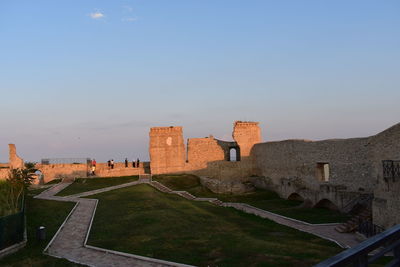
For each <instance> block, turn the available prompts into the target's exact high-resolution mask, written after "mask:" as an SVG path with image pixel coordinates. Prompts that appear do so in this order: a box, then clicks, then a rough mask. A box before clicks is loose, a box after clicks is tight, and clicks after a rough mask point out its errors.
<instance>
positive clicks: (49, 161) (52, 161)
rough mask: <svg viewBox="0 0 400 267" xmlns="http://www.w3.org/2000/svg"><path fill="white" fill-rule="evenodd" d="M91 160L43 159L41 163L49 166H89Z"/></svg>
mask: <svg viewBox="0 0 400 267" xmlns="http://www.w3.org/2000/svg"><path fill="white" fill-rule="evenodd" d="M90 162H91V159H90V158H48V159H42V160H41V163H42V164H44V165H48V164H89V163H90Z"/></svg>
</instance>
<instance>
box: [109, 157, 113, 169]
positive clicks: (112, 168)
mask: <svg viewBox="0 0 400 267" xmlns="http://www.w3.org/2000/svg"><path fill="white" fill-rule="evenodd" d="M110 163H111V169H114V160H113V159H112V160H111V162H110Z"/></svg>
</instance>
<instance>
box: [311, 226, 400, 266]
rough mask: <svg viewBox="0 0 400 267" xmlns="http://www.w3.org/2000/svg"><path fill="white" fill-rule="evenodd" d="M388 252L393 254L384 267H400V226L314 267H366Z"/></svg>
mask: <svg viewBox="0 0 400 267" xmlns="http://www.w3.org/2000/svg"><path fill="white" fill-rule="evenodd" d="M376 249H379V251H378V252H377V253H375V254H374V255H373V256H371V257H368V254H369V253H370V252H372V251H374V250H376ZM389 252H393V256H394V257H393V260H392V261H391V262H390V263H388V264H387V265H386V267H394V266H400V224H398V225H396V226H394V227H392V228H390V229H389V230H386V231H385V232H382V233H380V234H377V235H375V236H373V237H371V238H369V239H367V240H365V241H364V242H362V243H360V244H359V245H357V246H356V247H353V248H349V249H348V250H345V251H343V252H342V253H339V254H337V255H336V256H333V257H332V258H329V259H327V260H325V261H323V262H320V263H319V264H317V265H315V266H314V267H334V266H335V267H336V266H337V267H338V266H357V267H366V266H368V264H370V263H373V262H375V261H376V260H378V259H379V258H381V257H383V256H384V255H385V254H387V253H389Z"/></svg>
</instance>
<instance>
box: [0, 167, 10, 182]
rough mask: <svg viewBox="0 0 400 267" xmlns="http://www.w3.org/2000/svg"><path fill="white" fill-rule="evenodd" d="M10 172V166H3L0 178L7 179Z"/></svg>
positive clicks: (0, 170)
mask: <svg viewBox="0 0 400 267" xmlns="http://www.w3.org/2000/svg"><path fill="white" fill-rule="evenodd" d="M9 173H10V169H8V168H1V169H0V180H4V179H7V178H8V175H9Z"/></svg>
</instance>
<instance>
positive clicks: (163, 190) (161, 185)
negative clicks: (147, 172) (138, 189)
mask: <svg viewBox="0 0 400 267" xmlns="http://www.w3.org/2000/svg"><path fill="white" fill-rule="evenodd" d="M151 185H152V186H154V187H155V188H157V189H158V190H160V191H161V192H164V193H171V192H172V190H171V189H169V188H168V187H166V186H164V185H163V184H161V183H159V182H157V181H151Z"/></svg>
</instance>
